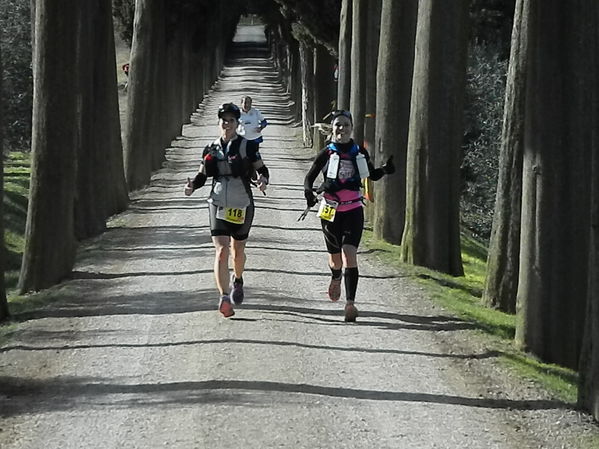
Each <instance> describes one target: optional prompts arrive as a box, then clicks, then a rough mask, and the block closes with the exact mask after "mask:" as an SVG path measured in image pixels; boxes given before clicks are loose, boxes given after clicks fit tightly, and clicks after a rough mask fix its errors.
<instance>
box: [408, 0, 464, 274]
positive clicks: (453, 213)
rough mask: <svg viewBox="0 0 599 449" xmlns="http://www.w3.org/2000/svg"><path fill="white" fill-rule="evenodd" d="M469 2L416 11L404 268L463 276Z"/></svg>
mask: <svg viewBox="0 0 599 449" xmlns="http://www.w3.org/2000/svg"><path fill="white" fill-rule="evenodd" d="M467 24H468V5H467V2H447V1H445V0H422V1H420V3H419V9H418V24H417V32H416V52H415V57H414V80H413V84H412V105H411V113H410V131H409V139H408V156H407V175H406V186H407V192H406V221H405V229H404V234H403V238H402V244H401V258H402V260H403V261H404V262H407V263H412V264H416V265H422V266H425V267H428V268H432V269H434V270H438V271H442V272H444V273H448V274H451V275H454V276H459V275H463V267H462V258H461V248H460V220H459V184H460V173H459V167H460V150H461V142H462V133H463V123H462V115H463V99H464V88H465V79H466V55H467V40H468V39H467V37H468V32H467V28H468V26H467Z"/></svg>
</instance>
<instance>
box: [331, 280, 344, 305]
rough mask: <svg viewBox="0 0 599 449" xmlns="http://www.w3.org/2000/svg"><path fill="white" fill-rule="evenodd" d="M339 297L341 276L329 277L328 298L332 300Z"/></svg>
mask: <svg viewBox="0 0 599 449" xmlns="http://www.w3.org/2000/svg"><path fill="white" fill-rule="evenodd" d="M339 298H341V278H339V279H331V283H330V284H329V299H330V300H331V301H333V302H335V301H339Z"/></svg>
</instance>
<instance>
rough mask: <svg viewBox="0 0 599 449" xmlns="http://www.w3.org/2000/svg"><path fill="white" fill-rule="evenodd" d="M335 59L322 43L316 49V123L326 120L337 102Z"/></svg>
mask: <svg viewBox="0 0 599 449" xmlns="http://www.w3.org/2000/svg"><path fill="white" fill-rule="evenodd" d="M334 65H335V59H334V58H333V56H331V55H330V54H329V52H328V51H327V50H326V48H324V47H323V46H322V45H317V46H316V48H315V49H314V102H315V105H314V123H319V122H323V121H324V117H325V116H326V115H327V114H328V113H329V112H331V111H332V110H333V106H334V104H335V96H336V91H335V80H334V78H333V68H334Z"/></svg>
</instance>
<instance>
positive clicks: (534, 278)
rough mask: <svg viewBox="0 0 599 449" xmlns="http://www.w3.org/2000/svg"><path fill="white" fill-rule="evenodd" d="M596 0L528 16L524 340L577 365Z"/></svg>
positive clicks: (539, 5)
mask: <svg viewBox="0 0 599 449" xmlns="http://www.w3.org/2000/svg"><path fill="white" fill-rule="evenodd" d="M591 4H593V5H594V4H595V2H591V1H582V0H581V1H576V2H574V3H568V4H565V3H564V2H561V1H559V0H543V1H540V0H530V9H529V22H528V25H529V46H528V49H529V51H528V55H529V56H528V74H527V90H526V118H525V124H524V148H525V151H524V161H523V176H522V178H523V186H522V231H521V239H520V241H521V248H520V273H519V285H518V293H517V305H516V308H517V312H518V319H517V323H516V341H517V343H518V345H519V347H520V348H522V349H524V350H527V351H531V352H533V353H534V354H536V355H538V356H539V357H541V358H542V359H543V360H545V361H548V362H552V363H558V364H561V365H564V366H567V367H570V368H573V369H576V368H578V361H579V356H580V344H581V340H582V332H583V328H584V327H583V326H582V323H584V318H585V306H586V298H587V292H588V286H587V283H588V262H589V257H588V255H589V237H590V236H589V229H590V209H591V204H590V165H591V157H590V148H591V144H592V138H591V130H592V128H593V126H596V123H594V122H593V121H592V112H593V110H592V109H591V97H592V96H591V95H589V93H590V92H592V89H593V86H594V84H593V83H595V82H596V80H595V79H593V78H592V77H591V76H590V75H589V74H592V64H591V63H590V62H589V60H591V59H592V54H591V52H590V50H589V48H590V44H589V41H590V39H591V37H592V35H593V33H595V32H596V30H592V29H591V30H589V29H588V27H587V26H585V19H586V17H587V16H588V15H589V14H590V12H591V10H592V8H594V6H593V7H591V6H590V5H591ZM581 24H582V25H581Z"/></svg>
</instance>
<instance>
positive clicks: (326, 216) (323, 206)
mask: <svg viewBox="0 0 599 449" xmlns="http://www.w3.org/2000/svg"><path fill="white" fill-rule="evenodd" d="M337 206H339V203H338V202H337V201H333V200H327V199H326V198H323V199H322V201H321V202H320V207H319V208H318V217H319V218H322V219H323V220H326V221H333V220H334V219H335V213H337Z"/></svg>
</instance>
